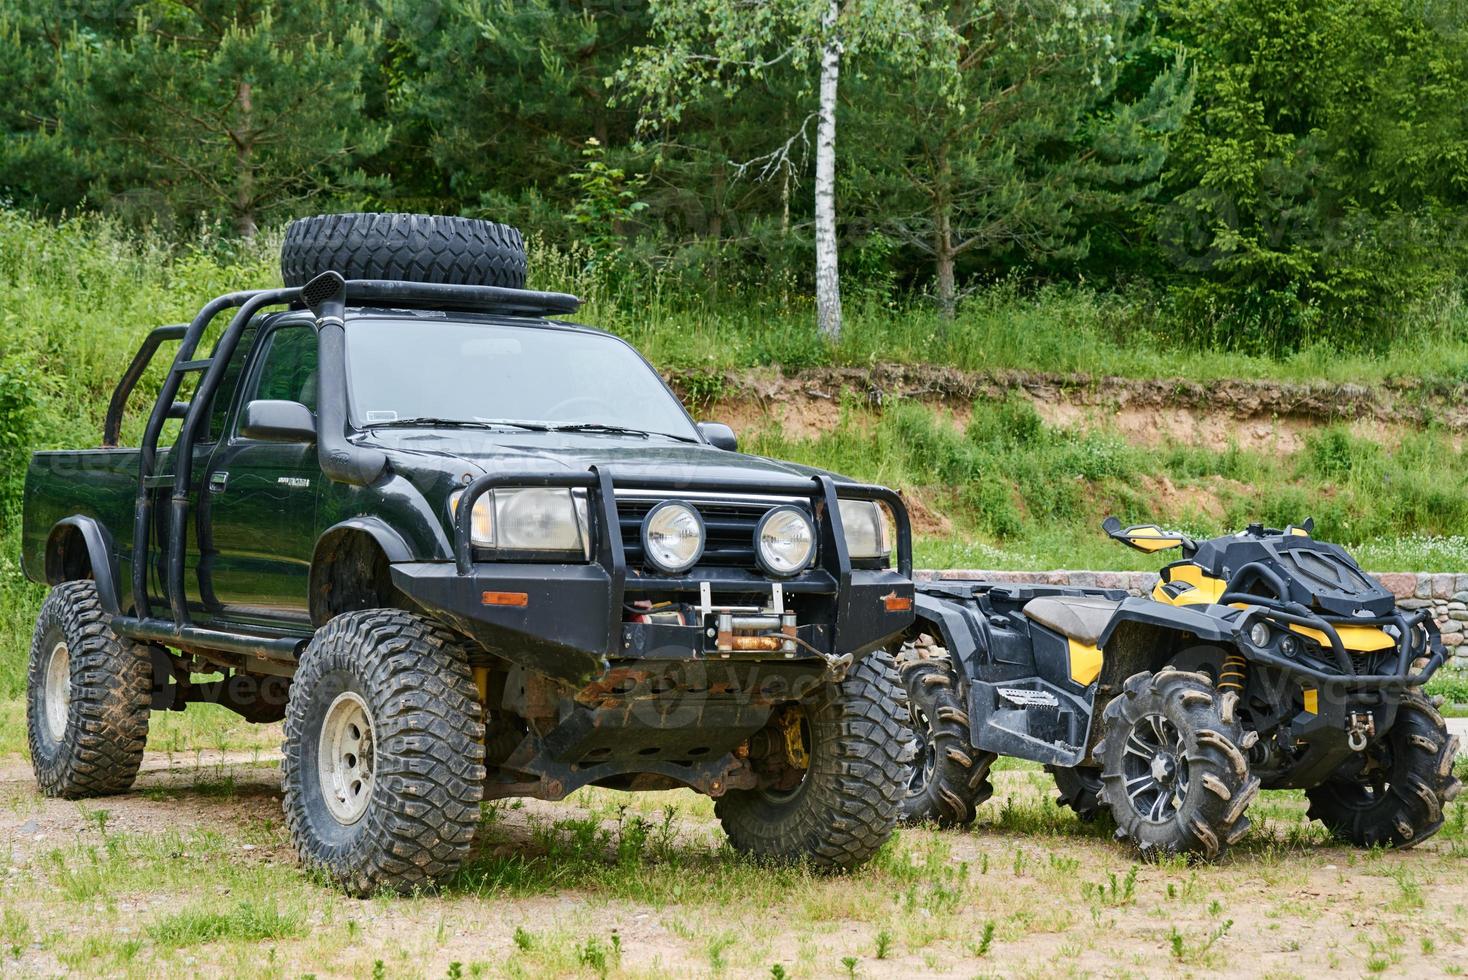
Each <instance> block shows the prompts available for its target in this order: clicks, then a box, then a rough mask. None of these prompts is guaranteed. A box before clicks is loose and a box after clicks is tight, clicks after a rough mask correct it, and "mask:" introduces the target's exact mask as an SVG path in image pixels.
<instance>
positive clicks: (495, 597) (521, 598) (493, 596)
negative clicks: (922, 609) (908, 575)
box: [480, 592, 911, 609]
mask: <svg viewBox="0 0 1468 980" xmlns="http://www.w3.org/2000/svg"><path fill="white" fill-rule="evenodd" d="M480 601H481V602H483V603H484V604H485V605H486V606H519V607H520V608H522V609H523V608H524V607H525V606H528V605H530V595H529V594H528V593H525V592H486V593H484V595H483V596H481V597H480ZM909 605H911V603H909Z"/></svg>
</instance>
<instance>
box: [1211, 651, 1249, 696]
mask: <svg viewBox="0 0 1468 980" xmlns="http://www.w3.org/2000/svg"><path fill="white" fill-rule="evenodd" d="M1248 679H1249V662H1248V661H1247V660H1245V659H1244V658H1243V656H1241V655H1240V654H1238V653H1230V654H1229V655H1228V656H1226V657H1224V658H1223V667H1222V669H1220V670H1219V672H1218V689H1219V690H1220V691H1234V692H1235V693H1237V694H1238V695H1239V696H1240V697H1243V694H1244V682H1245V681H1247V680H1248Z"/></svg>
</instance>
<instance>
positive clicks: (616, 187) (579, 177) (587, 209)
mask: <svg viewBox="0 0 1468 980" xmlns="http://www.w3.org/2000/svg"><path fill="white" fill-rule="evenodd" d="M581 155H582V157H583V158H584V159H585V163H584V164H583V165H582V167H581V169H580V170H578V171H576V172H575V173H573V174H571V182H572V183H573V184H575V185H576V188H577V191H578V196H577V198H576V201H575V203H574V204H572V205H571V211H570V213H569V214H567V215H566V219H567V220H568V221H570V222H571V224H572V226H573V228H574V230H575V232H576V234H577V236H578V237H579V238H580V239H581V241H583V242H585V243H586V244H587V246H588V247H589V248H590V249H591V254H592V255H593V256H595V257H596V260H597V261H598V262H603V263H615V262H616V261H617V259H618V258H619V256H620V255H621V248H620V246H621V244H622V232H623V231H624V229H625V228H626V226H627V224H628V222H630V221H631V220H632V219H633V218H635V217H636V216H637V214H638V212H641V211H645V210H646V209H647V202H646V201H640V200H638V195H639V194H640V193H641V192H642V189H643V187H645V186H646V184H647V176H646V175H645V174H633V175H632V176H630V177H629V176H628V175H627V172H626V171H625V170H623V169H622V168H621V167H612V166H608V164H607V162H606V148H605V147H603V146H602V145H601V142H600V141H599V140H597V139H595V138H592V139H589V140H587V141H586V148H585V149H583V150H582V151H581Z"/></svg>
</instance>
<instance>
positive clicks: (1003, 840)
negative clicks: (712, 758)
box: [0, 751, 1468, 977]
mask: <svg viewBox="0 0 1468 980" xmlns="http://www.w3.org/2000/svg"><path fill="white" fill-rule="evenodd" d="M995 782H996V784H997V793H996V795H995V798H994V800H992V801H991V802H990V803H988V804H987V805H986V806H984V807H983V808H982V816H981V818H980V822H979V824H977V825H976V826H975V827H974V828H973V829H972V830H969V831H943V832H939V831H935V830H929V829H916V830H904V831H902V832H900V834H899V835H898V837H897V839H896V840H895V841H894V842H893V843H892V844H891V845H889V847H888V848H887V849H885V850H884V851H883V853H882V854H881V855H879V857H878V858H877V859H876V860H875V861H874V862H872V863H871V864H870V865H868V866H867V867H865V868H863V869H861V870H859V871H857V872H855V873H853V874H850V875H846V876H837V877H822V876H818V875H811V874H809V873H806V872H804V871H802V870H799V869H788V868H766V867H760V866H757V865H754V864H752V863H750V862H748V861H745V860H743V859H741V858H738V857H736V856H735V855H733V854H731V853H730V852H729V851H728V850H727V849H726V848H725V847H723V844H722V837H721V835H720V833H719V831H718V827H717V823H716V822H715V821H714V819H713V813H712V806H711V804H710V802H709V801H708V800H706V799H703V798H700V797H696V796H694V795H692V794H691V793H661V794H644V795H640V796H629V795H623V794H616V793H611V792H606V791H590V792H586V791H583V792H582V793H579V794H576V795H575V796H573V797H572V798H571V799H569V800H567V801H564V802H562V803H556V804H552V803H541V802H535V801H526V802H523V803H520V802H516V803H510V804H500V805H497V806H494V807H487V808H486V817H485V821H484V824H483V827H482V831H481V834H480V839H479V841H478V843H477V845H476V852H475V855H474V858H473V860H472V861H471V862H470V864H469V866H468V867H467V868H466V869H465V871H464V872H463V873H462V874H460V875H459V877H458V878H457V879H455V880H454V881H453V882H452V883H451V884H450V885H449V886H448V887H447V888H446V889H445V890H444V891H443V893H441V894H438V895H425V896H417V897H409V898H397V897H382V898H377V899H372V900H368V901H357V900H352V899H348V898H346V897H344V896H342V895H341V894H340V893H338V892H336V891H335V890H333V889H332V888H330V887H328V886H327V885H326V884H324V883H322V882H319V881H315V880H312V879H311V878H310V877H309V876H307V875H306V874H304V873H303V872H302V871H301V870H300V869H299V868H298V866H297V865H296V862H295V858H294V854H293V852H292V850H291V847H290V843H289V840H288V838H287V835H286V833H285V830H284V828H283V826H282V821H281V809H280V792H279V776H278V771H277V768H276V761H275V759H274V758H272V757H271V756H270V755H269V754H268V753H260V752H248V753H220V752H212V751H206V752H185V753H174V754H173V755H172V756H171V757H170V756H167V755H161V754H160V755H156V756H155V755H150V757H149V758H148V760H147V762H146V763H145V771H144V773H143V775H142V776H141V777H140V778H139V780H138V785H137V787H136V788H135V790H134V791H133V792H132V793H131V794H129V795H126V796H122V797H115V798H111V799H107V800H97V801H88V802H83V803H72V802H65V801H59V800H45V799H42V798H41V797H39V796H38V795H37V793H36V791H35V789H34V784H33V783H32V781H31V776H30V772H29V766H28V764H27V763H26V762H25V760H24V759H20V758H16V757H9V758H7V759H4V760H0V840H3V841H4V843H5V845H6V848H7V860H6V862H5V864H4V866H3V870H0V878H3V881H0V973H3V974H4V975H6V976H31V975H44V976H51V975H58V974H68V973H81V974H88V975H115V974H124V975H154V974H158V973H161V972H167V973H170V974H174V973H186V974H196V975H207V976H225V975H228V976H292V977H294V976H302V975H316V976H364V977H365V976H387V977H399V976H405V977H420V976H421V977H462V976H552V975H556V976H558V975H584V976H608V975H611V976H678V977H682V976H689V975H698V976H705V975H729V976H763V977H782V976H790V977H794V976H861V977H881V976H904V977H911V976H930V975H938V976H955V977H970V976H976V975H997V976H1046V977H1052V976H1056V975H1065V976H1121V975H1125V976H1157V977H1162V976H1178V975H1192V976H1205V975H1211V974H1215V973H1219V972H1226V973H1228V974H1229V975H1234V976H1269V977H1293V976H1300V977H1304V976H1315V975H1318V974H1320V973H1322V972H1326V971H1329V972H1331V973H1345V974H1354V975H1363V974H1368V973H1379V974H1384V975H1401V976H1442V975H1458V974H1460V973H1461V972H1462V971H1463V970H1464V968H1465V967H1468V804H1465V803H1464V802H1458V803H1455V804H1453V805H1452V807H1451V808H1450V812H1449V814H1448V825H1447V827H1446V828H1445V829H1444V831H1443V832H1442V833H1441V834H1439V835H1438V836H1437V837H1436V838H1434V839H1433V840H1432V841H1430V842H1428V843H1426V844H1425V845H1423V846H1420V847H1419V848H1417V849H1415V850H1413V851H1408V852H1393V853H1382V852H1361V851H1353V850H1350V849H1347V848H1342V847H1338V846H1335V845H1333V844H1330V843H1329V842H1327V841H1326V840H1325V839H1324V838H1323V835H1322V834H1321V833H1320V832H1319V830H1318V828H1314V827H1311V826H1310V825H1308V824H1307V823H1306V822H1305V821H1304V819H1303V800H1302V799H1301V798H1300V796H1299V795H1298V794H1291V793H1277V794H1265V795H1264V796H1263V797H1262V798H1261V800H1260V801H1259V802H1258V803H1256V805H1255V806H1254V807H1253V809H1251V811H1250V815H1251V817H1252V819H1253V822H1254V829H1253V830H1252V831H1251V832H1250V834H1249V835H1248V836H1247V837H1246V838H1245V840H1244V841H1243V842H1242V843H1241V845H1240V846H1239V847H1238V848H1237V849H1236V850H1235V852H1234V853H1233V855H1232V856H1230V857H1229V858H1227V859H1226V860H1225V861H1224V862H1222V863H1221V864H1217V865H1211V866H1191V867H1190V866H1188V865H1187V864H1185V863H1184V862H1181V861H1177V862H1172V863H1167V864H1161V865H1157V864H1152V865H1141V864H1138V863H1137V862H1136V860H1135V856H1134V854H1133V853H1132V852H1131V851H1130V850H1129V849H1128V848H1127V847H1125V846H1123V845H1121V844H1117V843H1114V842H1113V841H1112V840H1111V839H1110V835H1109V833H1107V831H1106V828H1104V827H1098V826H1095V825H1090V824H1083V823H1080V822H1078V821H1077V820H1075V819H1074V818H1073V817H1072V816H1071V815H1070V814H1069V812H1068V811H1067V812H1062V811H1060V810H1058V809H1057V808H1056V807H1055V806H1054V804H1053V803H1052V802H1051V799H1052V797H1053V790H1052V788H1051V785H1050V782H1049V777H1048V776H1046V775H1045V774H1044V773H1043V772H1041V771H1039V770H1037V769H1032V768H1010V769H1005V770H1003V771H1000V772H997V773H996V774H995Z"/></svg>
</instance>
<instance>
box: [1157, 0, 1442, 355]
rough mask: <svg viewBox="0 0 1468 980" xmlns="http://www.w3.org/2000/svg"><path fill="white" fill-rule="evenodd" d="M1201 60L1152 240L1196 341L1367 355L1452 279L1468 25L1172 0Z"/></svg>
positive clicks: (1294, 0)
mask: <svg viewBox="0 0 1468 980" xmlns="http://www.w3.org/2000/svg"><path fill="white" fill-rule="evenodd" d="M1161 9H1162V10H1163V12H1164V17H1165V25H1166V26H1165V32H1166V34H1167V36H1168V38H1169V39H1170V42H1171V43H1172V44H1174V45H1176V46H1178V47H1179V48H1181V49H1186V50H1187V51H1188V52H1189V53H1190V57H1191V58H1192V59H1193V63H1194V64H1195V65H1197V67H1198V105H1199V109H1200V110H1201V111H1198V112H1195V113H1193V114H1192V115H1191V116H1190V117H1189V119H1188V122H1187V124H1186V125H1185V126H1184V128H1183V130H1182V132H1181V133H1180V134H1179V136H1178V138H1177V140H1176V141H1175V142H1174V145H1173V154H1172V161H1171V164H1170V166H1171V169H1172V175H1171V178H1170V180H1169V185H1170V200H1169V201H1168V202H1167V204H1166V207H1164V208H1163V209H1161V210H1159V211H1158V212H1156V213H1155V214H1154V215H1153V221H1154V225H1155V229H1156V233H1157V235H1158V239H1159V245H1160V246H1161V247H1162V249H1163V251H1164V254H1165V255H1166V256H1167V258H1168V259H1169V260H1170V261H1172V262H1173V263H1174V264H1175V265H1176V267H1178V268H1179V269H1181V270H1184V271H1186V272H1187V273H1189V277H1188V279H1187V280H1185V281H1184V283H1183V284H1182V287H1183V288H1182V289H1181V290H1180V297H1181V302H1182V304H1183V306H1184V307H1185V308H1186V309H1187V310H1190V311H1191V314H1192V316H1193V317H1195V318H1196V319H1197V320H1198V321H1199V322H1200V323H1202V324H1204V325H1205V326H1206V327H1207V330H1206V331H1205V332H1204V335H1203V336H1204V338H1205V339H1208V340H1212V341H1215V342H1221V343H1228V344H1238V345H1242V346H1247V347H1267V348H1272V349H1289V348H1293V347H1297V346H1299V345H1300V344H1302V343H1304V342H1308V341H1311V340H1320V339H1332V340H1336V341H1339V342H1343V343H1352V344H1360V345H1363V346H1367V347H1372V348H1375V349H1380V348H1382V347H1385V346H1386V345H1387V344H1389V343H1391V342H1393V341H1395V340H1397V339H1399V338H1400V337H1401V336H1402V334H1403V331H1402V330H1401V329H1400V325H1399V318H1400V317H1401V315H1402V314H1403V313H1405V312H1408V311H1410V310H1411V309H1413V307H1414V306H1416V305H1419V304H1422V303H1424V302H1433V301H1434V297H1439V296H1441V295H1444V294H1447V293H1449V292H1452V291H1454V290H1456V288H1457V287H1458V285H1459V284H1460V281H1461V279H1460V273H1459V270H1460V269H1461V268H1462V261H1463V257H1464V242H1463V240H1462V238H1461V235H1460V234H1459V233H1458V231H1457V228H1458V225H1459V221H1458V218H1457V216H1458V215H1459V214H1460V213H1461V210H1462V207H1463V205H1464V204H1465V203H1468V196H1465V195H1468V184H1465V182H1464V180H1463V167H1462V163H1461V161H1463V160H1464V159H1465V157H1468V124H1465V121H1464V118H1463V114H1462V112H1461V108H1462V106H1463V104H1464V102H1465V100H1468V34H1465V28H1468V19H1465V11H1464V8H1463V6H1462V5H1461V4H1438V3H1433V2H1430V0H1363V2H1357V3H1350V4H1341V3H1336V2H1333V0H1172V2H1167V3H1163V4H1162V5H1161Z"/></svg>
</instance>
